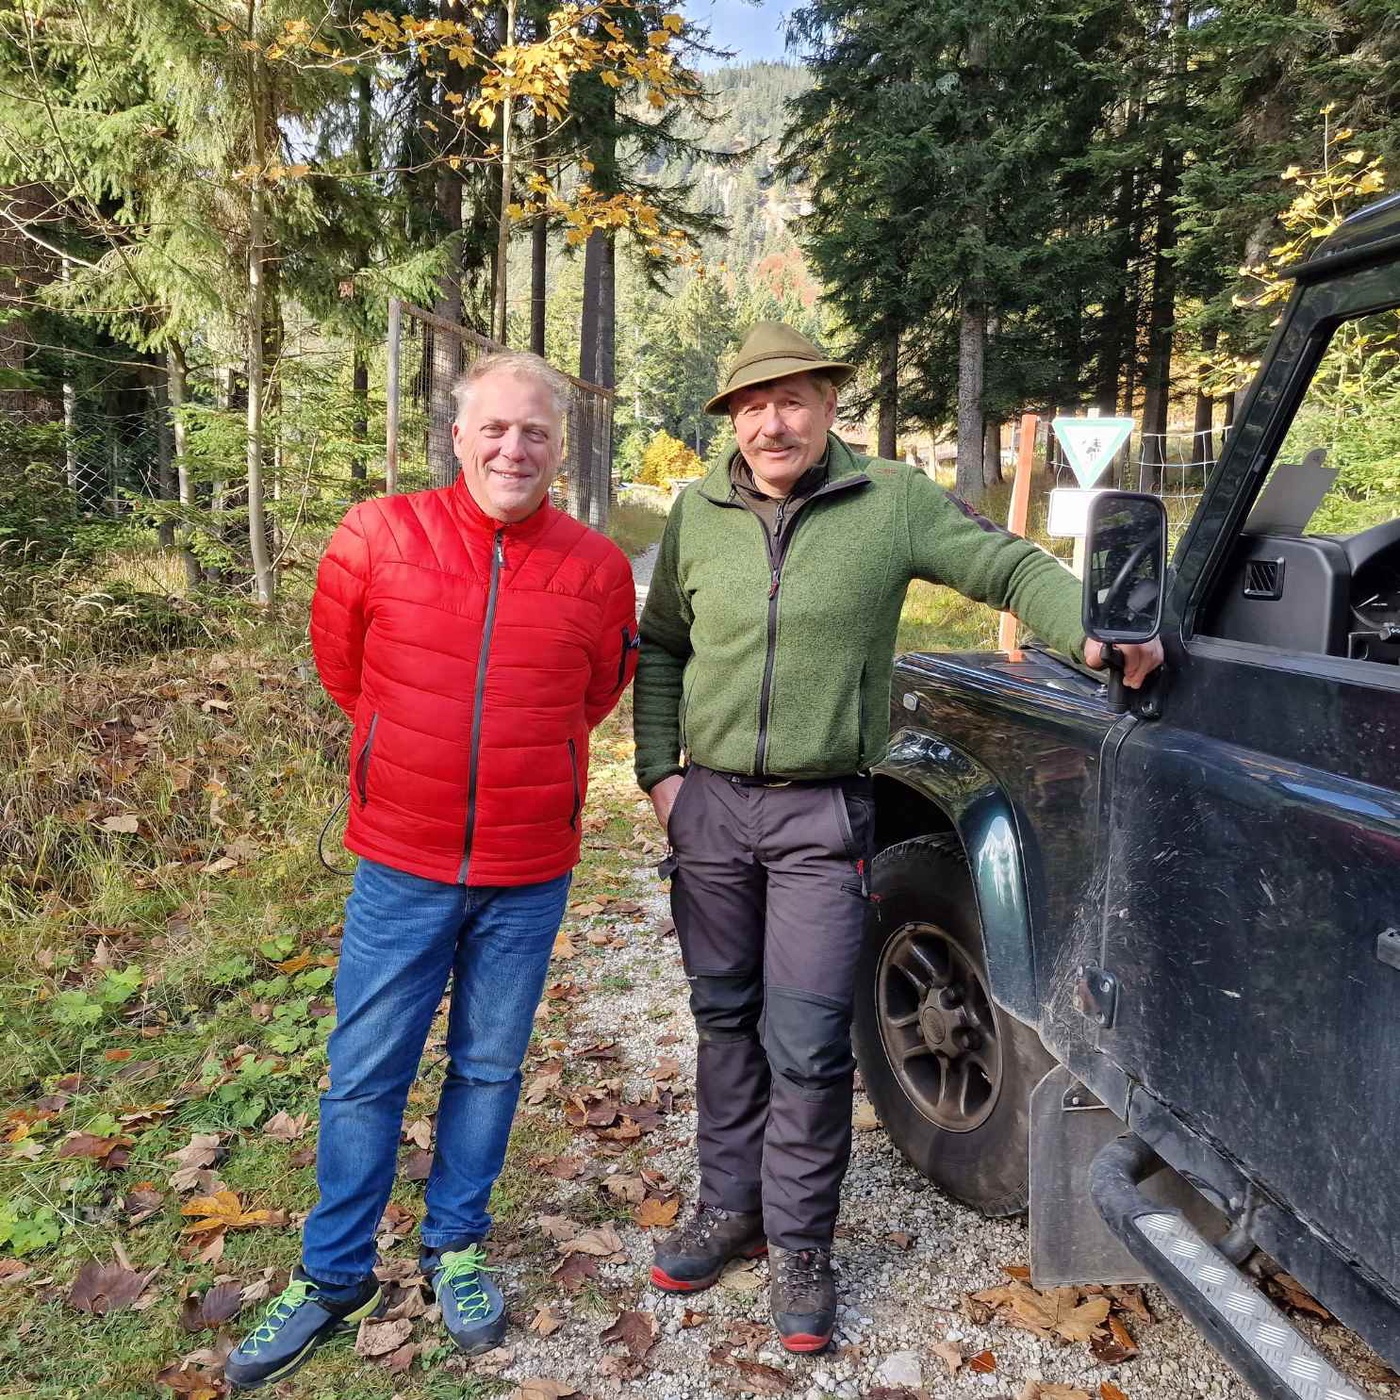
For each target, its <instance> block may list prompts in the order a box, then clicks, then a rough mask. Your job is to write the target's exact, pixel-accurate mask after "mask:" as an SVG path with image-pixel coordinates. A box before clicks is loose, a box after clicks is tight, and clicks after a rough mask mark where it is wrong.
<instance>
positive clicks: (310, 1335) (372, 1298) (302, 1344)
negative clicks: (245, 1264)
mask: <svg viewBox="0 0 1400 1400" xmlns="http://www.w3.org/2000/svg"><path fill="white" fill-rule="evenodd" d="M383 1301H384V1295H383V1293H382V1292H381V1291H380V1287H379V1281H378V1280H377V1279H376V1278H375V1277H374V1276H373V1275H370V1277H369V1278H367V1279H365V1281H364V1282H363V1283H362V1284H361V1285H360V1288H359V1291H358V1292H357V1293H355V1294H352V1295H351V1297H350V1298H349V1299H347V1300H344V1301H340V1300H337V1299H335V1298H333V1297H332V1296H329V1295H327V1294H326V1293H325V1292H324V1291H323V1290H322V1288H321V1287H320V1286H319V1285H318V1284H317V1283H316V1282H315V1280H314V1279H310V1278H308V1277H307V1276H306V1275H305V1274H304V1273H303V1272H302V1271H301V1270H300V1269H297V1270H295V1271H294V1272H293V1274H292V1278H291V1282H290V1283H288V1284H287V1286H286V1288H284V1289H283V1290H282V1291H281V1292H280V1293H279V1294H278V1295H277V1296H276V1297H275V1298H274V1299H273V1300H272V1301H271V1302H270V1303H269V1304H268V1305H267V1311H266V1312H264V1313H263V1316H262V1321H261V1322H259V1323H258V1325H257V1326H256V1327H255V1328H253V1330H252V1331H251V1332H249V1333H248V1335H247V1336H246V1337H244V1338H243V1340H242V1341H241V1342H240V1343H239V1344H238V1346H237V1347H236V1348H235V1349H234V1350H233V1351H231V1352H230V1353H229V1356H228V1360H227V1361H226V1362H225V1363H224V1378H225V1379H226V1380H227V1381H228V1383H229V1384H230V1385H231V1386H233V1388H234V1389H235V1390H256V1389H257V1388H258V1387H259V1386H264V1385H270V1384H271V1383H272V1382H274V1381H280V1380H283V1379H284V1378H285V1377H287V1376H290V1375H291V1374H292V1372H293V1371H295V1370H297V1369H298V1368H300V1367H301V1366H303V1365H305V1363H306V1362H307V1361H309V1360H310V1359H311V1354H312V1352H314V1351H315V1350H316V1348H317V1347H319V1346H320V1345H321V1344H322V1343H323V1342H328V1341H330V1339H331V1338H332V1337H334V1336H336V1335H337V1334H339V1333H341V1332H345V1331H348V1330H350V1329H352V1328H354V1327H357V1326H358V1325H359V1324H360V1323H361V1322H363V1321H364V1320H365V1318H367V1317H373V1316H374V1314H375V1313H376V1312H377V1311H378V1310H379V1308H380V1305H381V1304H382V1303H383Z"/></svg>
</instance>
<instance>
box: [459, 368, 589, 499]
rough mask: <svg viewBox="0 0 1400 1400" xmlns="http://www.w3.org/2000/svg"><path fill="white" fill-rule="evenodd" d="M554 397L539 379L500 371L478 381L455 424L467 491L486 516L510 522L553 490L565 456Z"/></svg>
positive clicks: (561, 426)
mask: <svg viewBox="0 0 1400 1400" xmlns="http://www.w3.org/2000/svg"><path fill="white" fill-rule="evenodd" d="M563 448H564V428H563V424H562V423H561V422H560V419H559V414H558V413H557V412H556V410H555V407H554V396H553V395H552V394H551V393H550V391H549V389H548V387H547V386H546V385H544V384H541V383H540V382H539V381H538V380H536V379H528V378H526V377H525V376H524V375H519V374H513V373H511V372H510V371H508V370H502V371H500V372H499V373H496V374H488V375H487V376H486V377H485V378H484V379H480V380H478V381H477V382H476V383H475V384H474V385H473V386H472V391H471V395H470V397H469V398H468V399H467V405H466V409H465V410H464V411H463V413H462V414H461V415H460V416H459V417H458V419H457V421H456V422H455V423H453V425H452V450H453V452H455V453H456V456H457V461H458V462H459V463H460V464H461V467H462V471H463V473H464V475H465V477H466V483H467V490H468V491H470V492H471V493H472V499H473V500H474V501H475V502H476V503H477V505H479V506H480V507H481V509H482V510H483V511H485V512H486V514H487V515H489V516H491V517H492V518H493V519H495V520H499V521H501V522H502V523H503V524H507V525H509V524H512V523H513V522H515V521H517V520H524V519H525V517H526V516H527V515H532V514H533V513H534V512H535V511H536V510H537V509H538V508H539V505H540V502H541V501H543V500H544V498H545V496H546V495H548V494H549V486H550V483H551V482H552V481H553V480H554V478H555V476H556V475H557V474H558V471H559V464H560V462H561V461H562V460H563Z"/></svg>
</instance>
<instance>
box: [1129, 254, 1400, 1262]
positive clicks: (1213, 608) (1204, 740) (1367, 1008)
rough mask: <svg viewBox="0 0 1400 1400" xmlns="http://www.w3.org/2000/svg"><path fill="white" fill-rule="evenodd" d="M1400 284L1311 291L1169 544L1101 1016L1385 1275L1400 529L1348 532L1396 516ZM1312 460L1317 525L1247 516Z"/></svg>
mask: <svg viewBox="0 0 1400 1400" xmlns="http://www.w3.org/2000/svg"><path fill="white" fill-rule="evenodd" d="M1398 302H1400V268H1397V267H1395V266H1390V267H1386V266H1373V267H1371V268H1369V269H1365V268H1363V269H1361V270H1359V271H1352V272H1349V273H1348V274H1347V275H1346V276H1345V277H1339V278H1337V279H1336V280H1335V281H1334V282H1314V283H1312V284H1310V285H1306V286H1304V287H1303V288H1302V289H1301V290H1300V291H1299V293H1298V294H1297V295H1296V297H1295V299H1294V301H1293V303H1292V305H1291V307H1290V310H1289V312H1288V313H1287V315H1286V317H1285V320H1284V323H1283V325H1282V326H1281V328H1280V330H1279V331H1278V332H1277V333H1276V337H1275V343H1274V347H1273V351H1272V355H1271V359H1270V361H1269V368H1268V369H1267V370H1266V372H1265V375H1264V376H1263V377H1262V378H1261V380H1260V381H1259V382H1258V383H1257V384H1256V386H1255V388H1254V390H1253V391H1252V393H1251V396H1250V398H1249V400H1248V402H1247V403H1246V405H1245V407H1244V409H1243V416H1242V419H1241V421H1240V422H1239V423H1238V424H1237V426H1236V429H1235V431H1234V433H1233V435H1232V438H1231V442H1230V444H1229V445H1228V447H1227V449H1226V453H1225V455H1224V457H1223V459H1222V461H1221V463H1220V464H1219V466H1218V468H1217V470H1216V473H1215V475H1214V477H1213V479H1212V481H1211V483H1210V485H1209V487H1208V489H1207V494H1206V497H1205V500H1204V501H1203V502H1202V507H1201V509H1200V511H1199V512H1198V514H1197V517H1196V520H1195V522H1194V523H1193V525H1192V527H1191V529H1190V531H1189V533H1188V535H1187V537H1186V538H1185V539H1184V540H1183V542H1182V545H1181V547H1180V548H1179V550H1178V552H1177V558H1176V564H1177V574H1176V579H1175V582H1174V583H1173V584H1172V585H1171V591H1170V593H1169V597H1168V623H1167V631H1166V632H1165V633H1164V641H1165V642H1166V644H1167V650H1168V668H1169V669H1168V671H1167V672H1166V673H1165V674H1164V677H1163V683H1162V684H1161V686H1160V687H1159V688H1158V690H1157V692H1156V694H1155V695H1154V696H1153V697H1152V698H1151V699H1150V700H1149V702H1148V704H1147V708H1146V713H1143V712H1142V711H1140V722H1139V723H1137V725H1136V726H1135V727H1134V728H1133V729H1132V731H1131V733H1129V734H1128V735H1127V737H1126V738H1125V739H1124V741H1123V742H1122V744H1121V746H1120V748H1119V750H1118V753H1117V760H1116V771H1115V773H1114V774H1113V778H1112V792H1111V795H1110V808H1109V810H1110V818H1109V827H1108V830H1107V832H1106V833H1105V835H1106V838H1107V850H1108V852H1109V870H1108V876H1107V885H1106V900H1105V907H1104V922H1103V936H1102V957H1103V968H1104V969H1105V970H1106V971H1107V972H1108V973H1109V974H1111V977H1112V978H1113V979H1116V983H1117V1006H1116V1009H1115V1011H1114V1014H1113V1017H1112V1022H1113V1023H1112V1025H1111V1027H1110V1028H1109V1029H1107V1030H1106V1031H1105V1032H1104V1033H1103V1035H1102V1037H1101V1046H1102V1048H1103V1049H1105V1050H1107V1051H1108V1052H1109V1053H1110V1054H1111V1055H1112V1057H1113V1058H1114V1059H1115V1060H1117V1061H1118V1063H1119V1064H1120V1065H1121V1066H1122V1067H1123V1068H1124V1069H1125V1070H1126V1071H1127V1073H1128V1074H1129V1076H1130V1078H1132V1079H1133V1080H1135V1081H1137V1082H1138V1083H1139V1084H1141V1085H1142V1086H1143V1087H1144V1088H1145V1089H1146V1090H1147V1091H1148V1093H1150V1094H1151V1095H1152V1096H1154V1097H1155V1098H1156V1099H1157V1100H1160V1102H1161V1103H1162V1104H1163V1105H1165V1106H1166V1108H1167V1109H1168V1110H1170V1112H1171V1113H1172V1114H1174V1115H1175V1116H1176V1117H1177V1118H1178V1119H1179V1120H1180V1121H1182V1122H1184V1123H1186V1124H1189V1125H1190V1127H1191V1129H1192V1130H1193V1131H1195V1132H1196V1133H1198V1134H1202V1135H1204V1136H1205V1137H1206V1138H1208V1139H1210V1140H1211V1141H1212V1142H1213V1143H1214V1144H1215V1145H1216V1146H1217V1147H1218V1149H1219V1150H1220V1151H1221V1153H1222V1154H1223V1155H1224V1156H1225V1157H1226V1158H1227V1159H1229V1160H1231V1161H1233V1162H1234V1163H1236V1164H1237V1165H1238V1166H1239V1167H1240V1168H1242V1170H1243V1172H1244V1174H1245V1175H1246V1176H1247V1177H1248V1178H1250V1179H1251V1180H1252V1181H1253V1182H1254V1183H1255V1184H1256V1186H1258V1187H1259V1188H1261V1189H1262V1191H1263V1192H1264V1193H1266V1194H1267V1195H1270V1196H1272V1197H1274V1198H1275V1199H1277V1200H1281V1201H1282V1202H1284V1203H1285V1204H1286V1205H1287V1206H1288V1207H1289V1208H1291V1210H1292V1211H1293V1212H1294V1213H1295V1214H1297V1215H1298V1216H1300V1217H1301V1218H1302V1219H1303V1220H1304V1221H1305V1222H1306V1223H1307V1224H1308V1226H1309V1227H1311V1229H1312V1230H1313V1231H1314V1232H1316V1233H1319V1234H1321V1235H1322V1236H1323V1237H1324V1238H1325V1239H1327V1240H1329V1241H1331V1243H1332V1245H1333V1246H1334V1248H1336V1249H1337V1250H1338V1251H1339V1252H1340V1253H1342V1254H1343V1255H1344V1256H1345V1257H1347V1258H1348V1259H1354V1260H1359V1261H1361V1264H1362V1266H1363V1268H1364V1267H1367V1266H1369V1268H1370V1269H1372V1270H1374V1271H1375V1272H1376V1273H1378V1274H1379V1275H1381V1276H1382V1277H1383V1278H1387V1279H1390V1280H1396V1279H1400V1189H1397V1188H1400V1154H1397V1153H1396V1152H1395V1150H1394V1146H1395V1137H1394V1134H1395V1124H1396V1123H1397V1122H1400V665H1397V664H1396V658H1397V657H1400V646H1387V645H1386V644H1385V643H1384V635H1385V632H1384V629H1385V626H1386V625H1387V624H1388V622H1390V621H1393V622H1394V624H1396V626H1397V632H1396V637H1397V640H1400V529H1396V530H1393V531H1392V532H1391V534H1392V535H1393V536H1394V537H1395V539H1396V541H1397V543H1396V544H1395V545H1394V547H1393V548H1391V549H1390V551H1389V557H1387V553H1386V550H1385V548H1383V547H1381V548H1379V549H1378V550H1375V549H1373V550H1372V552H1373V553H1374V554H1375V555H1376V557H1375V558H1372V559H1371V560H1370V562H1369V563H1367V564H1365V566H1364V567H1362V568H1361V569H1360V571H1359V577H1353V576H1351V574H1350V572H1349V571H1350V570H1351V568H1352V566H1353V565H1354V564H1356V563H1357V561H1356V560H1354V559H1349V558H1348V553H1347V551H1348V548H1349V546H1350V542H1351V541H1352V539H1353V538H1354V537H1355V536H1356V534H1357V533H1358V532H1359V531H1361V530H1362V529H1363V528H1364V527H1366V526H1371V525H1375V524H1380V525H1382V526H1384V523H1385V522H1386V521H1389V520H1393V519H1394V518H1396V517H1397V516H1400V313H1397V312H1396V311H1395V310H1393V309H1391V308H1393V307H1394V306H1395V304H1396V303H1398ZM1319 450H1320V452H1319ZM1310 453H1311V456H1309V454H1310ZM1320 454H1325V455H1320ZM1305 460H1306V461H1308V462H1310V463H1312V464H1313V465H1316V464H1317V463H1318V462H1319V461H1321V462H1323V463H1325V464H1326V466H1327V468H1328V469H1330V468H1337V469H1338V470H1339V475H1338V477H1337V479H1336V482H1335V483H1334V485H1333V486H1332V488H1331V490H1330V491H1329V492H1328V494H1327V496H1326V497H1325V498H1324V500H1323V503H1322V505H1321V507H1319V509H1318V511H1317V512H1316V513H1315V514H1314V515H1313V516H1312V517H1311V521H1310V523H1308V524H1306V525H1302V524H1297V525H1296V528H1294V529H1293V530H1292V531H1291V532H1290V530H1289V529H1287V528H1284V529H1280V528H1278V525H1279V520H1278V515H1279V507H1278V503H1277V501H1275V502H1274V505H1273V507H1272V509H1273V514H1274V517H1275V520H1274V528H1273V529H1272V530H1268V531H1266V532H1265V533H1264V534H1263V535H1259V534H1257V533H1250V530H1251V528H1253V527H1251V526H1250V523H1249V521H1248V519H1247V517H1248V515H1249V512H1250V511H1251V509H1252V507H1253V505H1254V502H1255V499H1256V497H1258V496H1259V494H1260V488H1261V487H1262V485H1263V484H1264V483H1265V481H1266V480H1268V481H1269V482H1270V483H1271V484H1272V483H1273V482H1274V481H1276V480H1280V479H1282V478H1283V477H1284V476H1286V475H1287V473H1288V471H1290V470H1292V469H1293V467H1294V466H1295V465H1297V464H1301V463H1303V462H1304V461H1305ZM1286 484H1287V483H1285V485H1286ZM1284 494H1285V496H1286V495H1287V494H1288V493H1287V492H1286V491H1285V493H1284ZM1295 494H1296V493H1295ZM1261 504H1265V503H1261ZM1299 508H1301V507H1299ZM1287 513H1288V512H1287V508H1286V507H1285V508H1284V510H1283V515H1284V517H1285V518H1284V520H1283V522H1282V523H1283V525H1284V526H1285V527H1287V526H1288V525H1289V524H1290V523H1292V522H1290V521H1289V520H1288V519H1287V518H1286V517H1287ZM1267 514H1268V511H1267V510H1266V511H1265V515H1267ZM1254 522H1255V525H1256V526H1257V525H1258V524H1260V523H1261V522H1260V517H1259V516H1258V515H1256V516H1255V517H1254ZM1263 523H1265V524H1267V521H1264V522H1263ZM1378 533H1379V535H1380V536H1381V537H1382V543H1383V542H1384V539H1385V538H1388V537H1387V536H1386V535H1385V531H1384V529H1382V530H1381V531H1380V532H1378ZM1374 538H1375V536H1374V535H1373V539H1374ZM1338 571H1341V574H1342V575H1344V576H1342V577H1341V582H1340V584H1339V583H1338V578H1339V572H1338ZM1363 657H1369V658H1371V659H1362V658H1363ZM1154 711H1155V714H1154V713H1153V712H1154Z"/></svg>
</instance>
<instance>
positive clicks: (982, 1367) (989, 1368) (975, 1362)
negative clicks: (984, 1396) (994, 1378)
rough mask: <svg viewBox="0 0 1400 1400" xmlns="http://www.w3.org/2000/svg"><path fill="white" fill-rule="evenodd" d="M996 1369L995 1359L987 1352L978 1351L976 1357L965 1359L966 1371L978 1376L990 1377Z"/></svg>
mask: <svg viewBox="0 0 1400 1400" xmlns="http://www.w3.org/2000/svg"><path fill="white" fill-rule="evenodd" d="M996 1368H997V1359H996V1357H995V1356H994V1355H992V1353H991V1352H989V1351H979V1352H978V1353H977V1355H976V1356H970V1357H968V1359H967V1369H968V1370H969V1371H975V1372H976V1373H977V1374H978V1375H979V1376H990V1375H991V1374H992V1372H993V1371H995V1370H996Z"/></svg>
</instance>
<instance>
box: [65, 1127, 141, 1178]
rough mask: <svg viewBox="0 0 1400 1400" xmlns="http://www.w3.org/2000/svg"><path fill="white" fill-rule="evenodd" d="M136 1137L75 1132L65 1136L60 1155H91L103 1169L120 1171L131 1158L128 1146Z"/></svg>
mask: <svg viewBox="0 0 1400 1400" xmlns="http://www.w3.org/2000/svg"><path fill="white" fill-rule="evenodd" d="M135 1141H136V1139H135V1138H130V1137H126V1136H125V1135H123V1134H118V1135H117V1136H115V1137H94V1136H93V1135H92V1134H91V1133H74V1134H73V1135H72V1136H71V1137H68V1138H65V1139H64V1141H63V1144H62V1146H61V1147H60V1148H59V1149H58V1155H59V1156H60V1157H90V1158H92V1160H93V1161H94V1162H96V1163H97V1165H98V1166H99V1167H101V1168H102V1170H103V1171H109V1172H112V1171H120V1170H121V1169H122V1168H123V1167H125V1166H126V1164H127V1162H128V1161H130V1160H131V1154H130V1152H128V1151H127V1148H129V1147H131V1146H132V1144H133V1143H134V1142H135Z"/></svg>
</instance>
